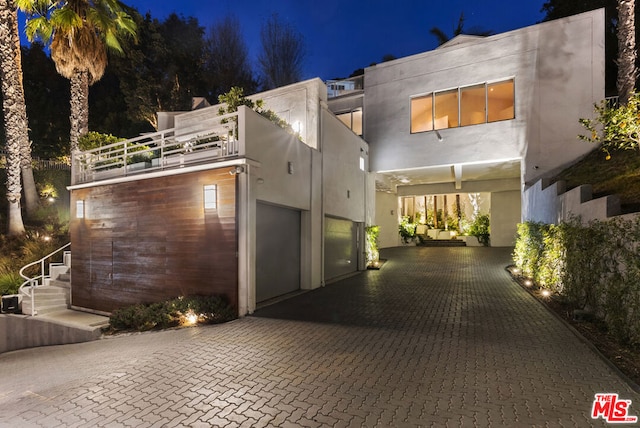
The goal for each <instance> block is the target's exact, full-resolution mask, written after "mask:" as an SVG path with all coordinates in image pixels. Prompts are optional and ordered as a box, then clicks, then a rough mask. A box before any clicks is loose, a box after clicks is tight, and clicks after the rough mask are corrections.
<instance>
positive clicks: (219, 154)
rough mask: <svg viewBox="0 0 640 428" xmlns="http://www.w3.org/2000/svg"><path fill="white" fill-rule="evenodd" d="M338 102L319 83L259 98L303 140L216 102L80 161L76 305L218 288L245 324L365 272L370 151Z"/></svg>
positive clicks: (96, 307) (108, 306)
mask: <svg viewBox="0 0 640 428" xmlns="http://www.w3.org/2000/svg"><path fill="white" fill-rule="evenodd" d="M326 97H327V91H326V87H325V86H324V84H323V83H322V82H321V81H320V80H318V79H313V80H310V81H306V82H302V83H299V84H294V85H290V86H287V87H284V88H279V89H276V90H273V91H269V92H264V93H261V94H258V95H256V98H260V99H262V100H263V101H264V103H265V106H266V108H269V109H271V110H272V111H274V112H276V113H277V114H278V116H279V117H280V118H282V119H285V120H286V121H287V122H288V123H290V124H291V125H292V127H293V128H294V129H295V131H297V133H296V135H292V134H291V133H290V132H287V131H286V130H284V129H282V128H281V127H279V126H278V125H276V124H275V123H273V122H272V121H270V120H268V119H266V118H265V117H263V116H261V115H260V114H258V113H256V112H255V111H253V110H252V109H250V108H248V107H245V106H242V107H240V108H239V109H238V112H237V113H232V114H228V115H223V116H220V115H219V114H218V110H219V107H220V106H211V107H206V108H202V109H199V110H195V111H192V112H186V113H181V114H173V113H172V114H161V115H160V118H159V119H160V121H159V122H160V123H161V126H163V127H164V128H165V129H161V130H160V131H159V132H157V133H155V134H151V135H146V136H142V137H139V138H137V139H133V140H128V141H126V142H124V143H118V144H115V145H112V146H107V147H103V148H101V149H97V150H93V151H87V152H82V153H79V154H77V155H76V156H75V157H74V160H73V164H74V170H73V181H72V186H71V187H70V189H71V204H72V220H71V226H70V228H71V241H72V248H73V286H72V292H71V304H72V306H73V307H77V308H79V309H88V310H91V311H97V312H105V313H107V312H111V311H112V310H114V309H116V308H118V307H122V306H126V305H130V304H133V303H140V302H152V301H159V300H163V299H169V298H173V297H176V296H180V295H197V294H201V295H202V294H205V295H206V294H215V293H217V294H225V295H226V296H227V297H228V298H229V300H230V301H231V303H232V304H233V305H235V306H237V307H238V313H239V315H244V314H246V313H250V312H252V311H253V310H254V309H255V308H256V305H257V304H259V303H261V302H265V301H268V300H269V299H272V298H274V297H277V296H281V295H283V294H287V293H291V292H295V291H298V290H300V289H311V288H316V287H319V286H321V285H323V284H324V283H326V282H327V281H330V280H332V279H335V278H339V277H342V276H344V275H348V274H350V273H353V272H356V271H357V270H358V269H363V268H364V266H365V262H364V260H363V254H362V248H363V247H362V242H363V239H364V238H363V236H364V233H363V231H364V225H365V224H368V223H371V222H372V220H373V218H372V212H373V206H372V205H369V203H368V200H371V199H372V198H371V197H369V196H368V189H369V187H370V186H369V183H368V173H367V171H368V168H369V157H368V150H369V149H368V146H367V144H366V143H365V141H364V140H362V139H361V138H360V137H358V136H357V135H355V134H353V133H352V132H351V131H350V130H349V129H348V128H346V127H345V126H344V125H343V124H342V123H341V122H340V121H339V120H338V119H337V118H336V117H335V116H334V115H333V114H332V113H331V112H330V111H329V110H328V109H327V106H326V99H327V98H326ZM140 160H142V162H139V161H140Z"/></svg>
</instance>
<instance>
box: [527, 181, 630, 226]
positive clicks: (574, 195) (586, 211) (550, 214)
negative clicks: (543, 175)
mask: <svg viewBox="0 0 640 428" xmlns="http://www.w3.org/2000/svg"><path fill="white" fill-rule="evenodd" d="M620 212H621V210H620V198H619V197H618V196H617V195H608V196H604V197H601V198H597V199H593V198H592V189H591V185H589V184H584V185H581V186H578V187H575V188H573V189H571V190H568V191H566V186H565V183H564V182H562V181H560V182H556V183H553V184H550V185H549V184H548V183H547V182H546V180H539V181H537V182H536V183H534V185H533V186H531V187H529V188H528V189H526V190H525V191H524V192H523V204H522V221H535V222H539V223H546V224H558V223H560V222H562V221H568V220H570V219H571V218H572V217H579V218H580V219H581V221H582V223H584V224H587V223H588V222H590V221H591V220H606V219H607V218H610V217H615V216H617V215H619V214H620Z"/></svg>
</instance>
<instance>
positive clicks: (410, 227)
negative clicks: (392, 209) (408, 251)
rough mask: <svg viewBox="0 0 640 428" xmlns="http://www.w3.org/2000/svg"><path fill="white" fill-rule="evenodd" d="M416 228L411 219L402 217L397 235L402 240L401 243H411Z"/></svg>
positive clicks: (406, 216)
mask: <svg viewBox="0 0 640 428" xmlns="http://www.w3.org/2000/svg"><path fill="white" fill-rule="evenodd" d="M417 227H418V225H417V224H416V223H414V222H413V219H412V218H411V217H410V216H408V215H405V216H403V217H402V220H401V221H400V224H399V225H398V233H399V234H400V237H401V238H402V242H404V243H409V242H411V241H413V239H414V238H415V236H416V228H417Z"/></svg>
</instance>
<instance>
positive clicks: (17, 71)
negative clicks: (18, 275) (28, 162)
mask: <svg viewBox="0 0 640 428" xmlns="http://www.w3.org/2000/svg"><path fill="white" fill-rule="evenodd" d="M17 26H18V19H17V11H16V8H15V5H14V4H13V2H12V1H11V0H0V71H1V77H2V109H3V113H4V126H5V139H6V144H5V151H6V157H7V159H6V168H5V169H6V173H7V201H8V202H9V210H8V222H7V223H8V230H7V234H8V235H20V234H22V233H24V231H25V229H24V224H23V222H22V212H21V209H20V198H21V192H22V184H21V182H20V173H21V162H20V157H21V146H23V145H26V144H28V142H29V136H28V133H27V127H28V124H27V109H26V105H25V101H24V90H23V86H22V75H21V68H22V67H21V59H20V45H19V41H18V43H16V41H17V36H18V29H17Z"/></svg>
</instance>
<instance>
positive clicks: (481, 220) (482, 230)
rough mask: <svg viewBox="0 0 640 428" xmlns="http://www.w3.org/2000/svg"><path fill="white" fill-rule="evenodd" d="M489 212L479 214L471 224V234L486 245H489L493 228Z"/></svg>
mask: <svg viewBox="0 0 640 428" xmlns="http://www.w3.org/2000/svg"><path fill="white" fill-rule="evenodd" d="M489 222H490V219H489V214H478V215H477V216H476V218H474V219H473V221H472V222H471V224H470V225H469V235H471V236H475V237H476V238H477V239H478V242H479V243H481V244H482V245H484V246H485V247H488V246H489V240H490V234H491V228H490V226H489Z"/></svg>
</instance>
